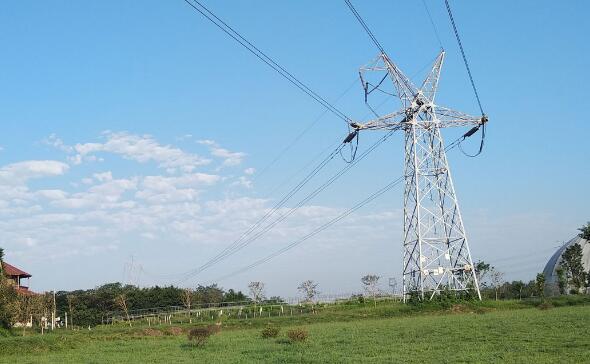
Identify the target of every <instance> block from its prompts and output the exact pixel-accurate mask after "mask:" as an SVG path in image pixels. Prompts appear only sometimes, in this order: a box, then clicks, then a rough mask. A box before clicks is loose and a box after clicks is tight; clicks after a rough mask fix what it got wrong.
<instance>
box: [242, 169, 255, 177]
mask: <svg viewBox="0 0 590 364" xmlns="http://www.w3.org/2000/svg"><path fill="white" fill-rule="evenodd" d="M244 173H245V174H247V175H249V176H251V175H253V174H254V173H256V169H255V168H252V167H250V168H246V169H244Z"/></svg>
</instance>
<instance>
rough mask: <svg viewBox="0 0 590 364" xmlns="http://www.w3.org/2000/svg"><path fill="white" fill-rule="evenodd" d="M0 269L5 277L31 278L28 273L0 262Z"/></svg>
mask: <svg viewBox="0 0 590 364" xmlns="http://www.w3.org/2000/svg"><path fill="white" fill-rule="evenodd" d="M2 268H3V270H4V274H6V275H7V276H12V277H14V276H19V277H21V278H30V277H32V276H31V275H30V274H29V273H27V272H25V271H24V270H20V269H18V268H17V267H15V266H13V265H10V264H8V263H6V262H2Z"/></svg>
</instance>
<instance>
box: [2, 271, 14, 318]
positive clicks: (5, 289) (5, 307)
mask: <svg viewBox="0 0 590 364" xmlns="http://www.w3.org/2000/svg"><path fill="white" fill-rule="evenodd" d="M16 299H17V294H16V290H15V289H14V285H13V284H12V283H11V282H10V281H9V280H8V279H6V277H4V275H3V274H2V275H0V327H4V328H9V327H10V325H12V323H13V320H14V316H15V308H16V307H15V305H16V304H17V302H16Z"/></svg>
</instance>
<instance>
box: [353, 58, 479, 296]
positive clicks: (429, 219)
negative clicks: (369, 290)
mask: <svg viewBox="0 0 590 364" xmlns="http://www.w3.org/2000/svg"><path fill="white" fill-rule="evenodd" d="M444 57H445V52H444V50H442V51H441V53H440V54H439V56H438V57H437V58H436V60H435V62H434V65H433V66H432V69H431V71H430V72H429V74H428V76H427V77H426V79H425V80H424V82H423V83H422V85H421V87H420V88H419V89H418V88H416V87H415V86H414V85H413V84H412V82H411V81H410V80H409V79H408V78H407V77H406V76H405V75H404V74H403V73H402V71H401V70H400V69H399V68H398V67H397V66H396V64H395V63H394V62H392V61H391V59H390V58H389V57H388V56H387V54H385V53H381V54H380V55H379V57H377V59H375V60H374V61H373V62H372V63H371V64H370V65H368V66H364V67H362V68H361V69H360V77H361V82H362V83H363V87H365V91H366V90H367V87H368V83H366V82H365V79H364V75H365V73H366V72H370V71H380V72H386V73H387V75H388V76H389V78H390V79H391V81H392V82H393V85H394V88H395V94H396V96H397V97H399V99H400V100H401V103H402V108H401V109H400V110H399V111H397V112H394V113H391V114H388V115H384V116H382V117H378V118H377V119H374V120H371V121H368V122H366V123H363V124H360V123H351V126H352V127H354V128H355V129H356V131H357V132H358V131H360V130H370V129H386V130H391V129H403V130H404V133H405V149H404V150H405V161H404V165H405V172H404V177H405V189H404V199H403V201H404V235H403V271H402V277H403V296H404V301H405V300H406V299H408V298H409V297H410V296H412V295H415V296H418V297H420V298H421V299H432V298H433V297H434V296H435V295H436V294H439V293H441V292H443V291H454V292H467V291H473V292H477V296H478V297H479V299H481V294H480V291H479V284H478V281H477V276H476V274H475V269H474V265H473V261H472V259H471V253H470V251H469V244H468V242H467V235H466V233H465V228H464V226H463V219H462V217H461V212H460V210H459V204H458V201H457V195H456V194H455V188H454V186H453V180H452V177H451V171H450V168H449V163H448V161H447V157H446V152H445V147H444V142H443V138H442V135H441V132H440V129H441V128H448V127H460V126H463V127H464V126H479V125H482V124H483V123H485V122H486V121H487V119H486V118H485V116H481V117H475V116H471V115H467V114H465V113H462V112H458V111H455V110H452V109H449V108H446V107H442V106H438V105H436V104H435V103H434V100H435V96H436V92H437V88H438V82H439V78H440V72H441V68H442V65H443V61H444Z"/></svg>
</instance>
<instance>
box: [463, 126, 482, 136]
mask: <svg viewBox="0 0 590 364" xmlns="http://www.w3.org/2000/svg"><path fill="white" fill-rule="evenodd" d="M478 130H479V126H474V127H473V128H471V129H469V131H468V132H467V133H465V134H463V138H469V137H470V136H472V135H473V134H475V133H476V132H477V131H478Z"/></svg>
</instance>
